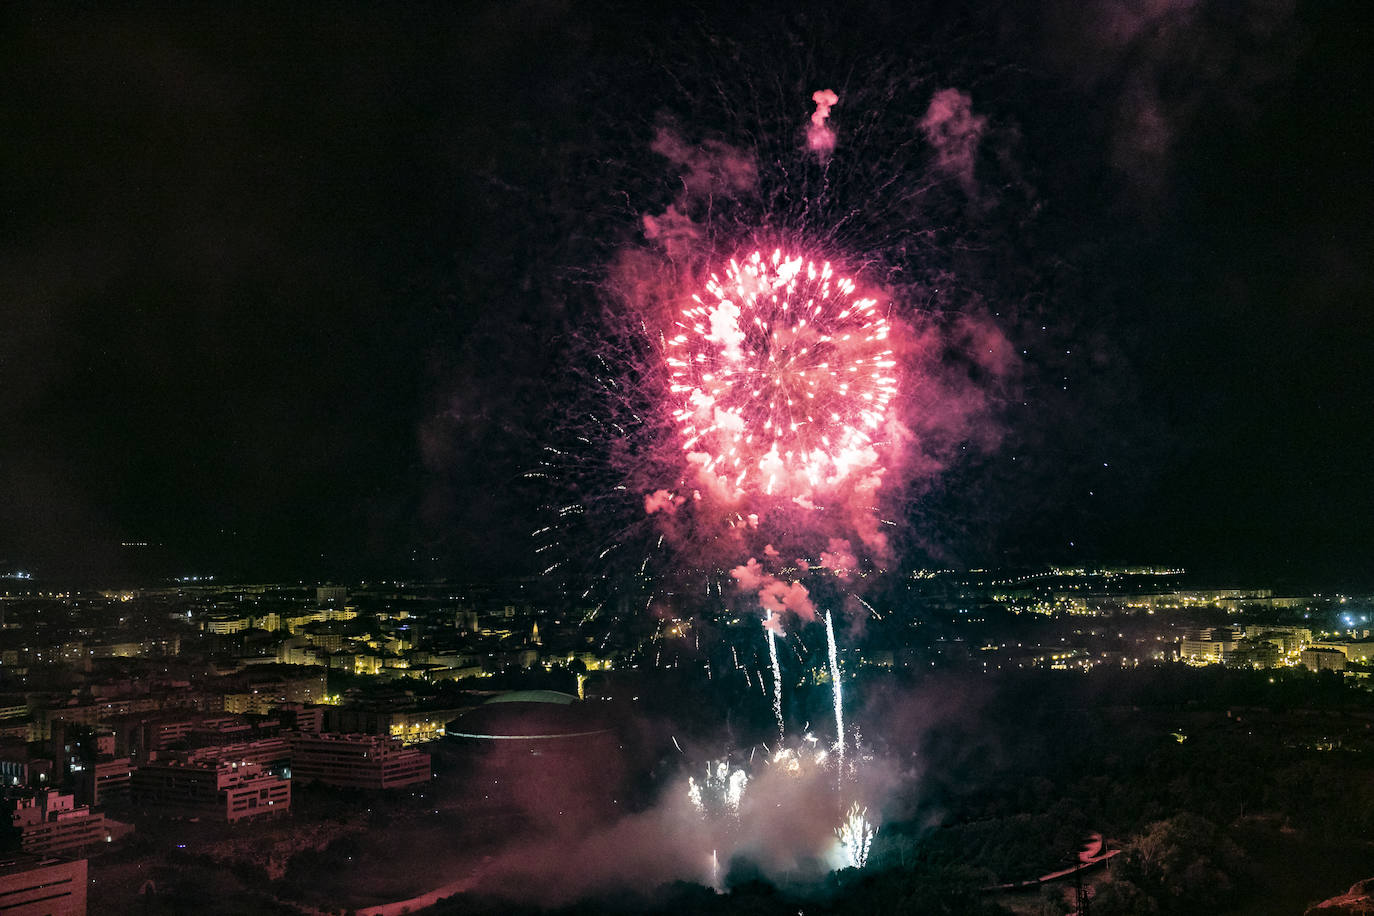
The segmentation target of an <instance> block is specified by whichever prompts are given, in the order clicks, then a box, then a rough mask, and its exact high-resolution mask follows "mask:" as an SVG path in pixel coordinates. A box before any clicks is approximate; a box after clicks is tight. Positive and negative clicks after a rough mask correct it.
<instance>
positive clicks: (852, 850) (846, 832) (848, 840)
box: [835, 802, 877, 868]
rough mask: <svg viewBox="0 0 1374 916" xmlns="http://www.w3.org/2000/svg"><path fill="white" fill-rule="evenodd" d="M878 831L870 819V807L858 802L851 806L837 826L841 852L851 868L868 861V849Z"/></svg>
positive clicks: (836, 834)
mask: <svg viewBox="0 0 1374 916" xmlns="http://www.w3.org/2000/svg"><path fill="white" fill-rule="evenodd" d="M876 832H877V828H876V827H874V826H873V825H872V824H871V823H869V820H868V809H867V808H863V807H860V805H859V803H858V802H855V803H854V804H852V805H850V806H849V811H848V812H846V814H845V816H844V820H843V821H842V822H841V823H840V826H838V827H836V828H835V836H836V838H837V839H839V841H840V852H841V854H842V855H843V856H844V861H845V863H846V865H847V866H848V867H850V868H863V867H864V865H865V864H866V863H867V862H868V851H869V848H870V847H871V846H872V844H873V834H874V833H876Z"/></svg>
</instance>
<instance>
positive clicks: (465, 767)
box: [442, 690, 625, 817]
mask: <svg viewBox="0 0 1374 916" xmlns="http://www.w3.org/2000/svg"><path fill="white" fill-rule="evenodd" d="M613 724H614V723H613V721H612V719H611V716H610V714H609V709H608V706H607V704H603V703H587V702H584V701H581V700H579V699H577V697H575V696H572V695H570V694H566V693H559V692H557V691H552V690H520V691H512V692H509V693H504V694H500V695H498V696H495V697H492V698H491V699H490V700H488V701H487V702H485V703H483V704H482V705H481V706H478V707H476V708H475V709H472V710H469V711H468V712H465V713H463V714H462V715H461V716H459V717H458V718H456V719H454V720H453V721H452V722H450V723H448V725H447V727H446V729H445V736H444V740H443V745H444V747H443V749H442V754H443V756H444V758H445V759H446V760H447V761H448V762H449V763H450V764H451V765H452V766H453V767H454V768H455V769H456V770H458V771H460V772H461V773H462V774H463V776H462V777H461V778H464V779H465V780H466V781H467V783H468V785H469V787H470V789H471V790H477V789H479V788H480V790H481V792H482V797H483V800H485V801H489V802H492V803H495V804H498V805H511V806H513V807H516V808H519V809H521V810H523V811H524V812H525V813H527V814H529V815H531V816H554V817H556V816H559V815H561V814H562V813H563V812H565V811H568V810H570V809H571V810H579V811H580V810H584V809H586V808H587V807H588V806H592V807H596V808H602V807H604V806H608V805H612V804H614V803H615V799H616V795H617V793H618V791H619V789H620V786H621V785H622V781H623V780H622V778H623V775H624V772H625V766H624V758H623V754H622V746H621V739H620V736H619V735H618V734H617V730H616V729H615V728H614V727H613Z"/></svg>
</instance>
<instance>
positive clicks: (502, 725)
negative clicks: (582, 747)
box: [444, 691, 610, 742]
mask: <svg viewBox="0 0 1374 916" xmlns="http://www.w3.org/2000/svg"><path fill="white" fill-rule="evenodd" d="M531 692H532V693H553V691H531ZM553 695H554V696H560V697H566V696H567V694H553ZM572 699H574V698H569V700H543V699H539V700H529V699H516V698H513V697H512V696H511V695H509V694H507V695H506V696H504V697H500V698H498V699H496V700H491V701H488V702H486V703H484V704H482V705H481V706H479V707H477V708H476V709H473V710H469V711H468V712H465V713H463V714H462V715H461V716H459V717H458V718H456V719H454V720H453V721H452V722H450V723H448V725H447V726H446V727H445V729H444V731H445V733H446V734H447V736H448V737H450V738H460V739H461V738H466V739H469V740H472V739H476V740H486V741H527V742H550V741H559V740H565V739H572V738H585V737H589V736H591V735H599V734H603V733H606V732H609V731H610V728H609V724H608V723H607V721H606V718H605V713H604V708H603V707H601V706H599V705H596V704H587V703H582V702H570V700H572Z"/></svg>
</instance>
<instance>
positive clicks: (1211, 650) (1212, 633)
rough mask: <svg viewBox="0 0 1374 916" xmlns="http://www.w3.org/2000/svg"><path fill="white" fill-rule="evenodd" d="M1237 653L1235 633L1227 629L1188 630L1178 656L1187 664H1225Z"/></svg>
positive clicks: (1180, 644)
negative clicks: (1232, 654)
mask: <svg viewBox="0 0 1374 916" xmlns="http://www.w3.org/2000/svg"><path fill="white" fill-rule="evenodd" d="M1235 651H1236V637H1235V633H1234V632H1232V631H1231V630H1230V629H1229V628H1227V627H1205V628H1203V629H1200V630H1188V631H1187V632H1186V633H1184V635H1183V640H1182V641H1181V642H1180V643H1179V648H1178V654H1179V657H1180V658H1182V659H1183V661H1185V662H1191V663H1193V664H1203V665H1205V664H1211V663H1214V662H1225V661H1226V660H1227V659H1228V658H1230V657H1231V653H1233V652H1235Z"/></svg>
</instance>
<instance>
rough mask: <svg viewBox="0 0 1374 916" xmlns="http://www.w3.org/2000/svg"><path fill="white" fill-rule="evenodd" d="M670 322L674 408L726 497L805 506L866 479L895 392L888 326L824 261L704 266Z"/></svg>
mask: <svg viewBox="0 0 1374 916" xmlns="http://www.w3.org/2000/svg"><path fill="white" fill-rule="evenodd" d="M692 300H693V301H692V304H691V305H690V306H689V307H688V308H686V309H684V310H683V312H682V313H681V315H680V316H679V317H678V319H677V320H676V322H675V326H674V328H672V329H671V331H670V334H671V336H670V337H669V338H668V341H667V348H666V350H667V353H666V357H667V362H668V367H669V372H670V376H671V387H670V391H671V394H672V398H673V408H674V409H673V417H674V419H675V420H676V422H677V424H678V427H679V429H680V431H681V435H682V448H683V449H684V451H685V452H686V453H687V457H688V460H689V461H691V462H692V463H694V464H696V465H697V466H698V470H699V473H700V474H701V476H702V478H703V479H704V480H705V481H707V482H708V483H710V484H712V485H713V486H715V487H716V488H718V489H719V491H721V492H722V493H723V494H724V495H726V496H727V497H729V498H733V499H739V498H741V497H743V496H745V495H746V494H748V495H752V496H764V497H775V498H783V499H791V500H793V501H794V502H797V503H798V504H800V505H802V506H808V505H810V504H811V503H812V501H813V500H815V499H816V498H818V497H822V496H824V495H826V494H829V493H833V492H835V491H837V490H838V489H840V488H859V489H862V488H870V489H871V488H873V487H876V484H877V481H878V480H879V479H880V478H881V476H882V467H881V464H880V461H881V459H880V457H879V454H878V450H877V448H876V447H875V445H876V442H877V438H878V436H880V435H881V432H882V428H883V422H884V419H885V417H886V415H887V410H888V405H889V404H890V403H891V401H892V399H893V398H894V397H895V395H896V391H897V387H896V386H897V379H896V374H895V367H896V360H895V359H894V358H893V355H892V350H891V348H890V345H889V340H888V338H889V335H890V334H891V326H890V325H889V324H888V322H887V319H886V318H885V317H884V316H883V315H882V314H880V311H879V309H878V302H877V300H876V299H874V298H872V297H870V296H865V295H862V294H860V293H859V292H858V291H857V287H856V285H855V283H854V281H853V280H851V279H849V278H847V277H841V276H838V275H836V273H835V272H834V270H833V269H832V268H831V266H830V264H829V263H828V262H822V263H817V262H815V261H811V260H808V259H806V258H803V257H799V256H794V255H790V254H785V253H783V252H782V251H781V250H777V251H774V252H773V254H772V255H771V256H769V257H765V256H764V255H762V254H761V253H759V252H757V251H756V252H754V253H753V254H751V255H750V256H748V257H747V258H745V259H743V261H738V260H731V262H730V265H729V268H728V269H727V270H726V271H725V275H724V277H718V276H716V275H715V274H712V275H711V279H710V282H709V283H707V284H706V294H705V296H693V297H692Z"/></svg>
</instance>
